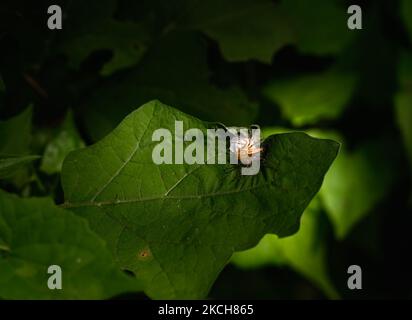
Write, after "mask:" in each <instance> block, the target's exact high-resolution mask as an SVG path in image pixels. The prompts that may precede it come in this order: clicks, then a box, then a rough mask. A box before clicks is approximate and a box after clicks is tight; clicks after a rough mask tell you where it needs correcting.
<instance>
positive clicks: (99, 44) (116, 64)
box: [61, 20, 148, 76]
mask: <svg viewBox="0 0 412 320" xmlns="http://www.w3.org/2000/svg"><path fill="white" fill-rule="evenodd" d="M147 42H148V36H147V34H146V31H145V29H144V28H143V27H142V26H141V25H139V24H136V23H133V22H119V21H116V20H108V21H107V22H104V24H102V25H101V26H99V27H98V28H97V29H96V30H91V31H89V32H87V33H84V34H81V35H78V36H75V37H73V38H72V39H68V40H67V41H65V42H64V44H63V45H62V48H61V50H62V51H63V52H64V53H65V54H66V55H67V56H68V57H69V62H70V64H71V65H72V67H74V68H78V67H79V65H80V63H81V62H83V61H84V60H85V59H86V58H87V57H88V56H89V55H90V54H91V53H92V52H95V51H98V50H111V51H112V53H113V56H112V57H111V59H110V60H109V61H108V62H106V63H105V64H104V66H103V68H102V70H101V74H102V75H105V76H107V75H110V74H112V73H113V72H115V71H117V70H120V69H124V68H127V67H130V66H133V65H135V64H136V63H137V62H138V61H139V60H140V58H141V57H142V56H143V53H144V52H145V50H146V47H147Z"/></svg>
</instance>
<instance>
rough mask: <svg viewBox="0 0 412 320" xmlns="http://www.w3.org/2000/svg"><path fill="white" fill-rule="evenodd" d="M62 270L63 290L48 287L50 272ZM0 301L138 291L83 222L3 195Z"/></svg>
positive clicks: (40, 201) (45, 202) (39, 202)
mask: <svg viewBox="0 0 412 320" xmlns="http://www.w3.org/2000/svg"><path fill="white" fill-rule="evenodd" d="M51 265H58V266H60V267H61V269H62V289H61V290H50V289H49V288H48V287H47V281H48V278H49V277H50V276H51V275H50V274H48V273H47V270H48V267H49V266H51ZM0 270H1V273H0V297H1V298H4V299H104V298H109V297H112V296H114V295H116V294H120V293H124V292H132V291H138V290H140V284H139V283H138V282H137V280H136V279H134V278H128V277H127V276H126V275H125V274H122V273H121V272H120V270H118V269H117V267H116V266H115V264H114V262H113V260H112V257H111V255H110V252H109V251H108V250H107V249H106V247H105V244H104V242H103V241H102V240H101V239H100V238H98V237H97V235H96V234H95V233H93V232H92V231H91V230H90V229H89V227H88V225H87V223H86V221H85V220H83V219H82V218H80V217H77V216H75V215H73V214H72V213H70V212H67V211H65V210H63V209H60V208H58V207H56V206H55V205H54V204H53V202H52V201H51V200H50V199H46V198H31V199H20V198H18V197H17V196H14V195H11V194H7V193H5V192H4V191H0Z"/></svg>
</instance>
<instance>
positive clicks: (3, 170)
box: [0, 154, 40, 179]
mask: <svg viewBox="0 0 412 320" xmlns="http://www.w3.org/2000/svg"><path fill="white" fill-rule="evenodd" d="M39 158H40V156H35V155H32V156H13V155H4V154H0V179H7V178H10V177H12V176H13V175H14V174H15V173H16V171H18V170H19V169H20V168H21V167H22V166H25V165H26V164H28V163H30V162H32V161H34V160H37V159H39Z"/></svg>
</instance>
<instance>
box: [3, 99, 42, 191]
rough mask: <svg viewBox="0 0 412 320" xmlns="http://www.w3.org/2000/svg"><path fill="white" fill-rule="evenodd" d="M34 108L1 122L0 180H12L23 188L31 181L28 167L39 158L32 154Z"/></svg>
mask: <svg viewBox="0 0 412 320" xmlns="http://www.w3.org/2000/svg"><path fill="white" fill-rule="evenodd" d="M31 119H32V108H31V107H29V108H27V109H26V110H25V111H23V112H22V113H20V114H18V115H17V116H15V117H13V118H10V119H8V120H6V121H0V179H7V180H9V179H12V180H11V182H12V183H13V184H14V185H16V186H18V187H21V186H23V185H24V184H25V183H26V182H27V181H29V180H30V174H29V171H28V170H27V168H25V166H26V165H28V164H30V163H31V162H32V161H33V160H35V159H37V156H33V155H29V154H30V140H31V130H32V124H31Z"/></svg>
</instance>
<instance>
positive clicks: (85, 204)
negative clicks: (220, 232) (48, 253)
mask: <svg viewBox="0 0 412 320" xmlns="http://www.w3.org/2000/svg"><path fill="white" fill-rule="evenodd" d="M272 184H273V182H272V181H269V182H267V183H264V184H262V185H259V186H255V187H251V188H246V189H240V190H239V189H236V190H228V191H223V192H212V193H205V194H200V195H187V196H165V195H160V196H153V197H145V198H132V199H124V200H119V199H117V200H106V201H99V202H96V201H80V202H70V201H69V202H65V203H63V204H61V205H60V207H62V208H79V207H103V206H111V205H122V204H129V203H138V202H146V201H156V200H192V199H203V198H208V197H218V196H225V195H231V194H237V193H243V192H249V191H252V190H257V189H260V188H264V187H266V186H268V185H272Z"/></svg>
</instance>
